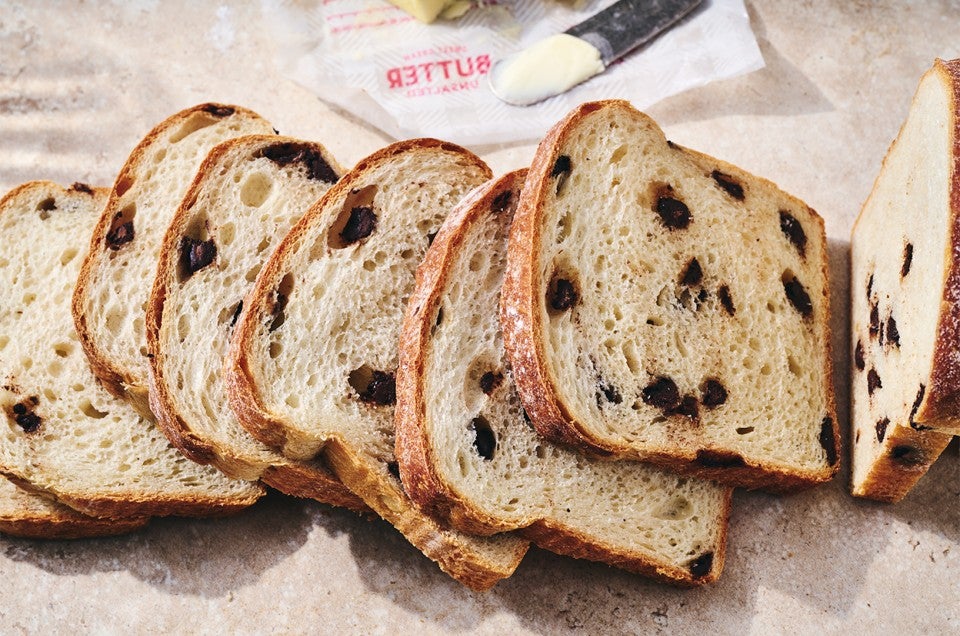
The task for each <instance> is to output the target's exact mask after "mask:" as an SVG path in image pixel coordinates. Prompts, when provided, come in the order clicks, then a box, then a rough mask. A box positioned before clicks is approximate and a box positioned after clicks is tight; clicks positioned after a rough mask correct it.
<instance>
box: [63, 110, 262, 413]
mask: <svg viewBox="0 0 960 636" xmlns="http://www.w3.org/2000/svg"><path fill="white" fill-rule="evenodd" d="M272 131H273V128H272V127H271V126H270V124H269V123H268V122H267V121H266V120H264V119H263V118H261V117H260V116H259V115H257V114H256V113H253V112H251V111H249V110H245V109H243V108H239V107H236V106H225V105H223V104H201V105H199V106H194V107H193V108H188V109H187V110H184V111H181V112H179V113H177V114H175V115H173V116H172V117H170V118H168V119H166V120H165V121H163V122H161V123H160V124H159V125H157V126H156V127H155V128H154V129H153V130H151V131H150V133H149V134H148V135H147V136H146V137H145V138H144V139H143V140H142V141H141V142H140V143H139V144H137V146H136V148H134V149H133V152H132V153H131V154H130V157H129V158H128V159H127V162H126V163H125V164H124V166H123V168H122V169H121V170H120V174H119V175H118V176H117V180H116V183H114V186H113V190H112V192H111V193H110V200H109V201H108V202H107V206H106V208H105V209H104V210H103V214H102V215H101V216H100V221H99V222H98V223H97V226H96V228H95V229H94V232H93V237H92V239H91V241H90V251H89V252H88V253H87V255H86V258H85V259H84V262H83V269H82V270H81V273H80V280H79V282H78V284H77V290H76V293H75V295H74V299H73V314H74V320H75V321H76V323H77V331H78V332H79V334H80V342H81V343H82V344H83V348H84V351H86V353H87V356H88V357H89V358H90V365H91V366H92V367H93V371H94V373H95V374H96V375H97V377H98V378H100V380H101V381H102V382H103V383H104V385H105V386H106V387H107V389H108V390H109V391H110V392H111V393H113V394H114V395H116V396H119V397H125V398H127V399H129V400H131V401H132V402H133V404H134V406H135V407H136V408H137V409H138V410H139V411H140V413H141V414H143V415H144V416H145V417H152V415H151V414H150V409H149V405H148V398H147V395H148V390H147V357H146V356H147V340H146V330H145V327H144V312H145V311H146V309H147V301H148V297H149V295H150V289H151V286H152V284H153V277H154V272H155V270H156V266H157V256H158V254H159V250H160V241H161V239H162V238H163V234H164V232H165V231H166V229H167V226H168V225H169V224H170V220H171V219H172V218H173V213H174V212H175V211H176V209H177V206H179V205H180V201H181V199H182V198H183V195H184V193H185V192H186V191H187V188H188V187H189V186H190V183H191V182H192V181H193V177H194V175H195V174H196V172H197V168H199V167H200V163H201V162H202V161H203V158H204V157H206V155H207V153H208V152H209V151H210V149H211V148H213V147H214V146H215V145H217V144H218V143H220V142H221V141H224V140H226V139H230V138H233V137H239V136H241V135H253V134H269V133H271V132H272Z"/></svg>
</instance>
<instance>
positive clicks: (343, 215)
mask: <svg viewBox="0 0 960 636" xmlns="http://www.w3.org/2000/svg"><path fill="white" fill-rule="evenodd" d="M376 195H377V186H376V184H371V185H368V186H365V187H363V188H354V189H353V190H351V191H350V192H349V193H348V194H347V197H346V199H344V202H343V207H342V208H341V210H340V214H338V215H337V218H336V219H335V220H334V222H333V224H332V225H331V226H330V229H329V230H327V245H329V246H330V247H331V248H333V249H343V248H345V247H349V246H350V245H353V244H354V243H358V242H360V241H362V240H363V239H365V238H367V237H368V236H370V235H371V234H373V232H374V230H376V228H377V214H376V211H375V206H374V199H375V198H376Z"/></svg>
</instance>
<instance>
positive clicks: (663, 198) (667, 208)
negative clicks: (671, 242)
mask: <svg viewBox="0 0 960 636" xmlns="http://www.w3.org/2000/svg"><path fill="white" fill-rule="evenodd" d="M650 189H651V196H650V198H651V200H652V201H653V211H654V212H656V213H657V215H658V216H659V217H660V221H661V222H662V223H663V225H664V227H666V228H667V229H669V230H682V229H686V228H687V227H688V226H689V225H690V222H691V221H692V220H693V215H692V214H691V213H690V208H689V207H687V204H686V203H684V202H683V201H682V200H681V198H680V195H679V194H677V193H676V192H675V191H674V189H673V186H671V185H670V184H668V183H662V182H655V183H653V184H651V186H650Z"/></svg>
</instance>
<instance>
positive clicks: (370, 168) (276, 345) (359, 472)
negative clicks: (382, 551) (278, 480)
mask: <svg viewBox="0 0 960 636" xmlns="http://www.w3.org/2000/svg"><path fill="white" fill-rule="evenodd" d="M490 176H491V174H490V169H489V168H488V167H487V166H486V165H485V164H484V163H483V162H482V161H480V159H478V158H477V157H476V156H475V155H473V154H472V153H470V152H468V151H466V150H464V149H462V148H460V147H459V146H455V145H453V144H448V143H445V142H441V141H437V140H431V139H418V140H410V141H405V142H400V143H397V144H393V145H391V146H388V147H387V148H384V149H382V150H380V151H378V152H376V153H374V154H373V155H371V156H370V157H367V158H366V159H364V160H362V161H360V163H358V164H357V166H356V167H355V168H354V169H353V170H351V171H350V172H348V173H347V174H346V175H344V176H343V177H342V178H341V179H340V181H339V182H338V183H337V184H336V185H335V186H333V187H332V188H331V189H330V190H329V191H328V192H327V193H326V194H325V195H324V196H323V198H322V199H321V200H320V201H319V202H318V203H317V205H315V206H314V207H313V208H311V209H310V211H309V212H307V214H306V215H305V216H304V217H303V219H301V221H300V222H299V223H298V224H297V225H296V226H294V228H293V230H291V232H290V233H289V234H288V235H287V236H286V237H285V238H284V239H283V241H282V242H281V244H280V246H279V247H278V248H277V250H276V251H275V252H274V254H273V256H272V257H271V258H270V260H269V261H268V262H267V264H266V265H265V266H264V268H263V270H262V271H261V272H260V275H259V277H258V278H257V283H256V286H255V288H254V291H253V292H252V293H251V295H250V296H249V298H250V302H249V306H248V307H245V311H244V315H243V316H242V317H241V320H240V322H239V324H238V325H237V326H236V327H235V331H234V337H233V342H232V344H231V350H230V363H231V364H230V366H229V367H228V370H227V374H228V389H229V394H230V400H231V404H232V406H233V407H234V410H235V411H236V412H237V414H238V416H239V417H240V421H241V423H242V424H244V426H246V427H247V428H248V430H250V431H251V432H252V433H253V434H254V436H256V437H258V438H259V439H261V440H262V441H264V442H265V443H267V444H269V445H271V446H273V447H275V448H281V449H282V450H283V452H284V454H285V455H287V456H288V457H291V458H294V459H300V460H303V459H309V458H312V457H314V456H315V455H317V453H320V452H322V453H323V456H324V457H325V458H327V459H328V460H329V462H330V465H331V466H332V467H333V469H334V472H335V473H336V474H337V476H338V477H339V478H340V479H341V480H342V481H343V482H344V483H345V484H346V485H347V486H348V487H349V488H350V489H351V490H352V491H353V492H355V493H356V494H358V495H359V496H360V497H361V498H362V499H363V500H364V501H365V502H366V503H367V505H369V506H370V507H371V508H372V509H373V510H374V511H376V512H377V514H379V515H380V516H381V517H383V518H384V519H386V520H387V521H388V522H390V523H391V524H393V525H394V526H395V527H396V528H397V529H398V530H400V532H402V533H403V534H404V535H405V536H406V537H407V539H408V540H409V541H410V542H411V543H412V544H413V545H414V546H416V547H417V548H418V549H420V550H421V551H423V552H424V554H426V555H427V556H428V557H430V558H431V559H433V560H434V561H436V562H437V563H438V564H439V565H440V567H441V568H442V569H443V570H444V571H445V572H447V573H448V574H450V575H451V576H453V577H454V578H456V579H458V580H460V581H461V582H463V583H465V584H466V585H468V586H470V587H472V588H474V589H485V588H487V587H490V586H491V585H493V584H494V583H495V582H496V581H497V580H499V579H502V578H504V577H506V576H509V575H510V574H511V573H512V572H513V570H514V569H515V568H516V567H517V564H518V563H519V561H520V559H521V558H522V556H523V554H524V552H525V551H526V549H527V542H526V541H523V540H521V539H518V538H516V537H497V538H478V537H474V536H470V535H466V534H463V533H460V532H456V531H453V530H449V529H447V528H444V527H442V526H440V525H439V524H437V523H436V522H435V521H434V520H433V519H431V518H429V517H428V516H426V515H423V514H421V513H420V512H419V510H418V509H417V508H416V507H415V506H414V505H413V504H412V502H411V501H410V500H409V498H408V497H407V495H406V493H405V492H404V490H403V487H402V485H401V483H400V479H399V475H398V473H397V465H396V459H395V457H394V427H393V415H394V402H395V381H394V378H395V374H396V369H397V338H398V336H399V331H400V324H401V321H402V319H403V311H404V307H405V305H406V301H407V298H408V297H409V295H410V292H411V291H412V289H413V285H414V275H415V271H416V267H417V265H418V264H419V263H420V261H421V259H422V258H423V255H424V253H425V252H426V249H427V245H428V244H429V243H430V241H431V240H432V237H433V235H434V234H435V233H436V231H437V230H438V229H439V227H440V224H441V223H442V221H443V219H444V217H445V216H446V215H447V214H448V213H449V212H450V210H452V209H453V207H454V206H455V205H456V204H457V203H458V202H459V201H460V199H461V198H462V197H463V196H464V195H465V194H466V193H467V192H469V191H470V190H471V189H473V188H474V187H476V186H478V185H480V184H481V183H483V182H485V181H486V180H487V179H489V178H490Z"/></svg>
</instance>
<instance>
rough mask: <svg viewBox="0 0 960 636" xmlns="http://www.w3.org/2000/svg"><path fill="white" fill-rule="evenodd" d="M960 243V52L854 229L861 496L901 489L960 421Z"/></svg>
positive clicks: (893, 149)
mask: <svg viewBox="0 0 960 636" xmlns="http://www.w3.org/2000/svg"><path fill="white" fill-rule="evenodd" d="M958 249H960V60H953V61H951V62H943V61H941V60H937V61H936V62H935V63H934V65H933V68H932V69H930V70H929V71H928V72H927V73H926V74H925V75H924V76H923V78H922V79H921V80H920V86H919V88H918V89H917V93H916V95H915V96H914V98H913V103H912V104H911V106H910V112H909V114H908V115H907V119H906V122H905V123H904V124H903V127H902V128H901V129H900V133H899V135H898V136H897V138H896V139H895V140H894V142H893V144H892V145H891V146H890V149H889V151H888V152H887V156H886V158H885V159H884V160H883V166H882V168H881V169H880V174H879V176H878V177H877V180H876V182H875V183H874V185H873V191H872V192H871V193H870V196H869V197H868V198H867V201H866V203H864V205H863V209H862V210H861V212H860V216H859V217H858V218H857V221H856V223H855V224H854V228H853V234H852V237H851V279H850V280H851V284H850V285H851V290H850V295H851V310H850V315H851V323H852V324H851V328H850V335H851V340H852V345H851V346H852V350H853V355H852V359H853V361H854V371H853V386H852V397H853V430H852V436H853V453H852V455H853V471H852V476H851V486H852V491H853V494H854V495H857V496H860V497H869V498H871V499H879V500H881V501H898V500H900V499H901V498H903V497H904V496H905V495H906V494H907V492H909V491H910V489H911V488H912V487H913V485H914V484H915V483H916V482H917V480H918V479H919V478H920V477H922V476H923V474H924V473H926V471H927V469H928V468H929V467H930V465H931V464H932V463H933V462H934V460H936V458H937V457H938V456H939V455H940V453H941V452H942V451H943V449H944V448H945V447H946V446H947V443H948V442H949V441H950V439H951V435H950V434H956V433H958V432H960V358H958V351H960V304H958V301H960V262H958V256H957V251H958ZM932 429H937V430H932Z"/></svg>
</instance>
